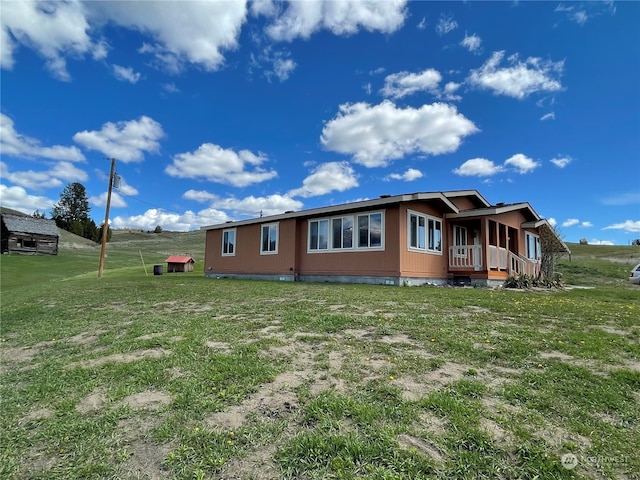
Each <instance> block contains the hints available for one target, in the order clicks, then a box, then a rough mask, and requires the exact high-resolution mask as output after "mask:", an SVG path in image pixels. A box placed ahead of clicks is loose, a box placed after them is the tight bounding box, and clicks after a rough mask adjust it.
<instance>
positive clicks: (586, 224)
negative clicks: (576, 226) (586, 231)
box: [580, 221, 593, 228]
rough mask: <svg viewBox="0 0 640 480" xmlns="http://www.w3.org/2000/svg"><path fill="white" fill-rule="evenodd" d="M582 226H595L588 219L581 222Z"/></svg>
mask: <svg viewBox="0 0 640 480" xmlns="http://www.w3.org/2000/svg"><path fill="white" fill-rule="evenodd" d="M580 226H581V227H584V228H589V227H593V223H591V222H589V221H586V222H580Z"/></svg>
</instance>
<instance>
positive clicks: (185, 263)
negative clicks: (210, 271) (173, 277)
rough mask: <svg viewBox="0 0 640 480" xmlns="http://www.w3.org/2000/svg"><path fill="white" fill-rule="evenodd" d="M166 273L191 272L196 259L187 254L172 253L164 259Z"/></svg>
mask: <svg viewBox="0 0 640 480" xmlns="http://www.w3.org/2000/svg"><path fill="white" fill-rule="evenodd" d="M165 262H167V273H176V272H193V264H194V263H196V261H195V260H194V259H193V257H191V256H189V255H174V256H172V257H169V258H167V259H166V260H165Z"/></svg>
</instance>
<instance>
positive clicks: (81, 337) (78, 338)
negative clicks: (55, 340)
mask: <svg viewBox="0 0 640 480" xmlns="http://www.w3.org/2000/svg"><path fill="white" fill-rule="evenodd" d="M103 333H105V331H104V330H96V331H95V332H93V333H90V332H81V333H78V334H77V335H74V336H73V337H69V338H67V339H66V340H67V342H69V343H72V344H74V345H83V346H88V345H93V344H94V343H96V342H97V341H98V336H99V335H101V334H103Z"/></svg>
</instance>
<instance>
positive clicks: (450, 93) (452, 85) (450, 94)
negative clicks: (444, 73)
mask: <svg viewBox="0 0 640 480" xmlns="http://www.w3.org/2000/svg"><path fill="white" fill-rule="evenodd" d="M459 88H460V84H459V83H456V82H447V83H446V85H445V86H444V91H443V93H442V94H441V95H440V96H441V97H442V98H444V99H445V100H449V101H457V100H461V99H462V97H461V96H460V95H456V94H455V92H457V91H458V89H459Z"/></svg>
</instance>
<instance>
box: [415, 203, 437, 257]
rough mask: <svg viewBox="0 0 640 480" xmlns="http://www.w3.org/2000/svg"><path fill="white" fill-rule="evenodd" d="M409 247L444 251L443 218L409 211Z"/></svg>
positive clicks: (429, 250)
mask: <svg viewBox="0 0 640 480" xmlns="http://www.w3.org/2000/svg"><path fill="white" fill-rule="evenodd" d="M408 233H409V249H410V250H421V251H425V252H431V253H442V220H440V219H439V218H434V217H429V216H427V215H422V214H420V213H417V212H409V232H408Z"/></svg>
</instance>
